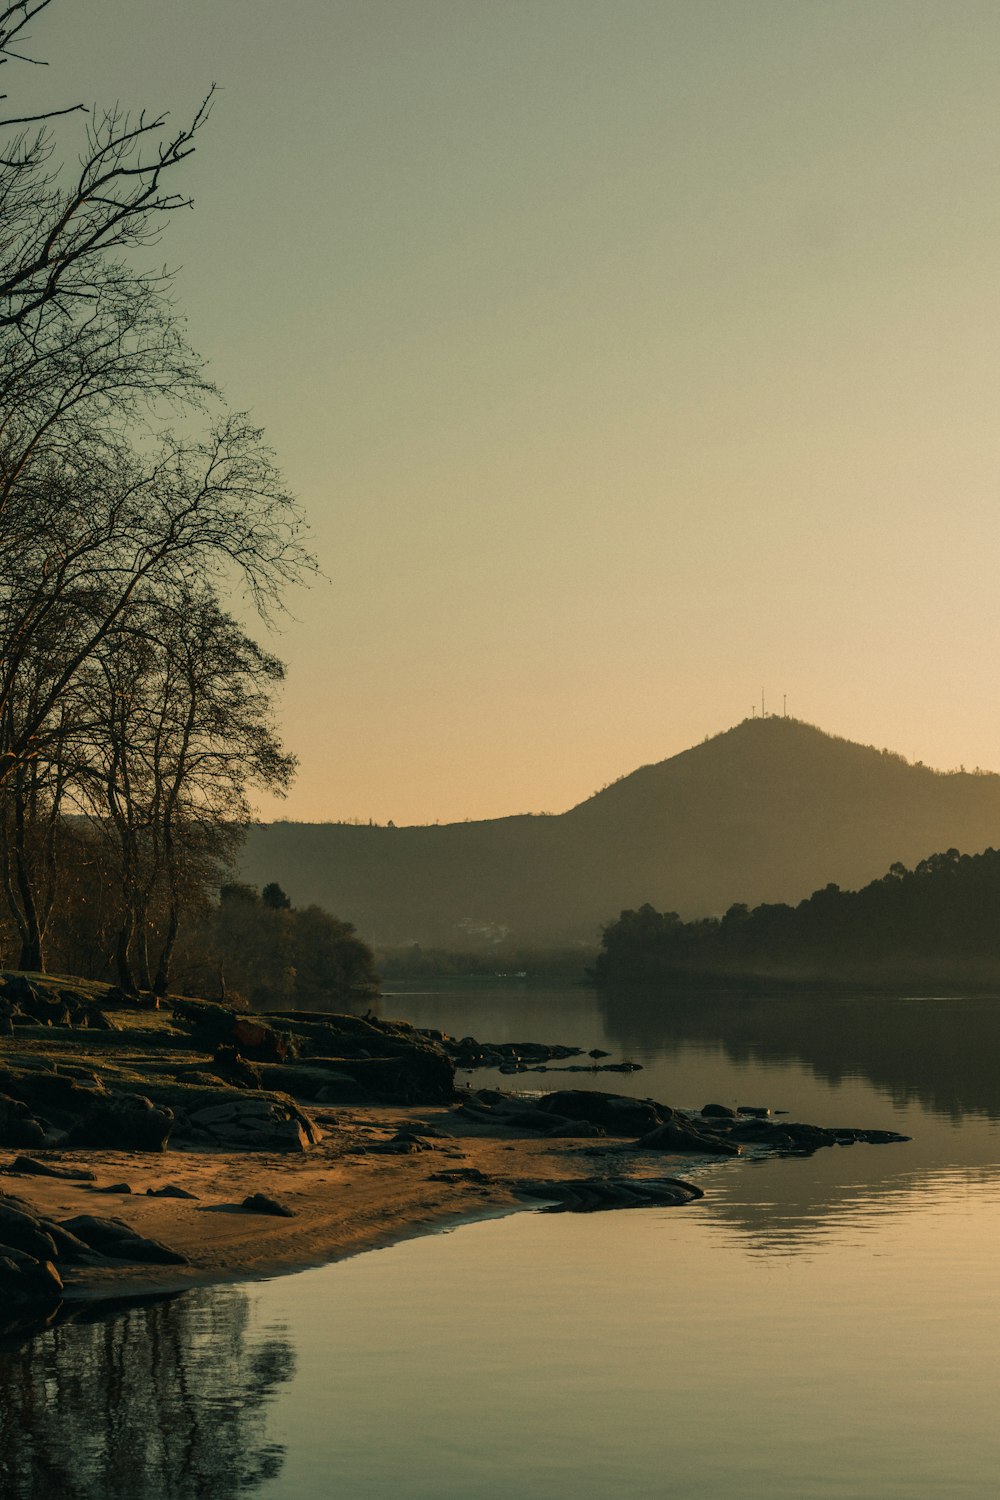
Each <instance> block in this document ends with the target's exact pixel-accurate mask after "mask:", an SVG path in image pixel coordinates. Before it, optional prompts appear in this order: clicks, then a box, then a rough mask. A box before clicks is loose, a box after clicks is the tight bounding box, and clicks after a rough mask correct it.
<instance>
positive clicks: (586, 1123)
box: [545, 1120, 604, 1141]
mask: <svg viewBox="0 0 1000 1500" xmlns="http://www.w3.org/2000/svg"><path fill="white" fill-rule="evenodd" d="M545 1134H546V1136H547V1138H548V1139H549V1140H550V1141H554V1140H560V1139H563V1138H565V1139H567V1140H571V1139H572V1140H589V1139H593V1138H594V1137H596V1136H603V1135H604V1131H603V1130H602V1129H601V1127H600V1125H594V1124H593V1123H592V1122H591V1121H590V1120H565V1121H562V1122H560V1124H558V1125H555V1126H553V1128H552V1129H551V1130H547V1131H546V1132H545Z"/></svg>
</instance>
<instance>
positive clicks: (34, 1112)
mask: <svg viewBox="0 0 1000 1500" xmlns="http://www.w3.org/2000/svg"><path fill="white" fill-rule="evenodd" d="M0 1030H2V1031H3V1033H4V1035H3V1036H2V1037H0V1153H3V1152H4V1148H7V1153H8V1154H6V1155H3V1154H0V1174H2V1175H0V1305H2V1308H3V1313H2V1315H0V1333H2V1332H3V1331H4V1329H6V1331H7V1332H9V1333H12V1334H14V1333H17V1332H18V1331H22V1332H23V1330H24V1329H25V1328H28V1327H34V1326H42V1325H44V1324H45V1323H47V1322H50V1321H52V1320H53V1319H55V1318H58V1317H60V1316H63V1315H65V1313H66V1311H67V1308H68V1307H70V1306H71V1305H72V1303H73V1301H74V1300H76V1299H80V1298H82V1297H90V1298H92V1297H95V1296H108V1297H116V1298H120V1297H121V1296H124V1295H136V1294H139V1293H149V1292H154V1291H157V1290H160V1291H162V1290H164V1289H179V1288H182V1287H184V1286H188V1285H191V1284H194V1283H196V1282H199V1281H202V1282H204V1281H210V1280H225V1279H231V1278H235V1277H241V1276H254V1275H266V1274H273V1273H274V1272H275V1271H279V1270H284V1269H291V1268H292V1267H295V1266H302V1265H308V1264H316V1263H318V1262H321V1261H324V1260H328V1259H332V1258H337V1257H338V1256H340V1255H343V1254H350V1253H354V1252H356V1251H358V1250H361V1249H366V1248H370V1247H371V1246H373V1245H376V1244H381V1243H387V1242H389V1241H390V1240H394V1239H398V1238H401V1237H404V1236H405V1235H407V1234H413V1233H421V1232H424V1231H426V1229H428V1228H431V1227H434V1226H436V1225H438V1224H441V1223H445V1222H454V1221H456V1220H459V1219H463V1218H469V1217H476V1216H481V1215H482V1214H483V1213H485V1212H490V1211H502V1210H505V1209H513V1208H516V1207H517V1206H524V1205H526V1204H531V1205H532V1206H535V1207H538V1206H543V1207H544V1208H545V1209H546V1211H550V1212H592V1211H595V1210H607V1209H624V1208H629V1209H635V1208H643V1207H664V1206H679V1205H682V1204H684V1203H689V1202H692V1201H694V1200H695V1199H697V1198H700V1197H701V1196H702V1190H701V1189H700V1188H699V1187H698V1186H697V1185H696V1184H695V1183H691V1182H688V1181H686V1180H685V1179H684V1178H683V1177H679V1176H678V1175H676V1174H677V1172H678V1170H683V1171H694V1172H695V1174H696V1175H697V1174H698V1173H699V1172H701V1171H703V1170H704V1169H705V1168H706V1167H707V1166H709V1165H710V1164H711V1163H712V1162H714V1161H719V1160H720V1159H723V1158H732V1157H737V1156H741V1155H749V1156H755V1157H757V1156H762V1155H768V1154H783V1155H787V1154H808V1153H811V1152H813V1151H815V1150H817V1149H820V1148H822V1147H827V1146H840V1145H846V1144H851V1143H853V1142H855V1141H867V1142H870V1143H876V1144H878V1143H886V1142H889V1141H892V1140H900V1139H903V1137H900V1136H896V1135H893V1134H892V1133H890V1132H884V1131H866V1130H858V1129H853V1128H846V1127H845V1128H844V1129H841V1130H826V1129H821V1128H820V1127H817V1126H811V1125H806V1124H798V1123H791V1122H788V1121H786V1120H784V1119H778V1118H774V1117H772V1116H771V1115H770V1112H769V1111H767V1110H766V1109H764V1108H753V1107H745V1108H744V1109H743V1110H733V1109H728V1108H726V1107H725V1106H722V1105H715V1104H709V1105H706V1106H704V1107H703V1108H701V1109H700V1110H689V1109H678V1108H676V1107H672V1106H670V1105H667V1104H663V1103H659V1102H657V1101H654V1100H648V1099H647V1100H641V1099H636V1098H631V1097H626V1096H623V1095H618V1094H615V1093H610V1092H606V1091H603V1090H596V1089H579V1088H569V1089H557V1090H554V1091H551V1092H548V1093H545V1094H541V1095H537V1096H533V1097H526V1096H524V1095H519V1094H517V1093H508V1092H506V1091H502V1090H500V1089H493V1088H487V1089H474V1088H471V1087H468V1086H464V1087H463V1086H459V1085H457V1084H456V1081H455V1071H456V1067H458V1066H461V1067H462V1068H463V1069H464V1070H466V1071H469V1070H472V1069H474V1068H476V1067H490V1068H498V1067H499V1068H500V1069H501V1071H519V1072H520V1071H545V1070H549V1069H551V1070H553V1071H555V1070H557V1069H562V1068H564V1067H566V1066H567V1064H566V1059H567V1058H570V1057H575V1056H580V1055H581V1053H580V1050H579V1049H576V1048H566V1047H561V1046H558V1045H553V1046H551V1047H545V1046H542V1045H540V1044H537V1043H530V1044H529V1043H522V1044H518V1043H500V1044H481V1043H479V1042H477V1041H475V1039H473V1038H463V1039H460V1040H458V1041H456V1040H455V1039H454V1038H450V1037H446V1036H444V1035H443V1034H441V1033H436V1032H426V1031H425V1032H421V1031H417V1030H416V1029H415V1028H413V1027H410V1026H407V1025H405V1024H400V1023H388V1022H383V1021H378V1020H375V1019H374V1018H372V1017H370V1016H369V1017H366V1018H361V1017H357V1016H345V1015H334V1014H330V1015H326V1014H313V1013H300V1012H296V1013H290V1014H281V1015H275V1016H256V1015H254V1016H250V1015H246V1014H242V1013H240V1012H237V1011H234V1010H232V1009H230V1008H228V1007H226V1006H223V1005H219V1004H213V1003H210V1002H205V1001H197V1000H192V999H186V998H185V999H175V1000H172V1001H170V1002H168V1003H166V1004H165V1005H164V1007H163V1008H162V1009H153V1010H150V1009H146V1008H144V1007H142V1006H138V1005H136V1004H135V1003H133V1002H130V1001H128V1000H127V999H126V998H125V997H124V996H121V995H120V994H118V993H117V992H115V991H109V990H107V989H106V988H105V987H102V986H96V985H83V984H81V983H79V982H76V981H72V982H58V981H52V980H48V979H42V978H39V977H37V976H25V975H18V974H7V975H0ZM605 1056H607V1054H605V1053H602V1052H600V1051H599V1049H594V1052H593V1053H592V1054H590V1057H591V1062H590V1064H587V1063H580V1064H569V1065H568V1066H569V1068H571V1069H572V1070H573V1071H587V1072H590V1071H608V1070H609V1069H613V1070H614V1071H625V1070H629V1071H633V1070H635V1065H634V1064H604V1063H603V1062H598V1059H602V1058H603V1057H605ZM498 1059H499V1061H498Z"/></svg>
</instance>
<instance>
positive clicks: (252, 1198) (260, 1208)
mask: <svg viewBox="0 0 1000 1500" xmlns="http://www.w3.org/2000/svg"><path fill="white" fill-rule="evenodd" d="M240 1207H241V1208H245V1209H246V1210H247V1212H248V1213H252V1214H273V1215H274V1216H275V1217H277V1218H282V1219H294V1218H295V1210H294V1208H289V1207H288V1206H287V1204H285V1203H279V1202H278V1200H277V1198H269V1197H268V1196H267V1194H266V1193H251V1194H250V1195H249V1197H247V1198H244V1199H243V1202H242V1203H241V1204H240Z"/></svg>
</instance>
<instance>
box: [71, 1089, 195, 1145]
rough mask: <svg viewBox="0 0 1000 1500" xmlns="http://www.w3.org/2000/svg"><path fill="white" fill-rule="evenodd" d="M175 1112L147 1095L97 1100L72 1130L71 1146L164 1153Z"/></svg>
mask: <svg viewBox="0 0 1000 1500" xmlns="http://www.w3.org/2000/svg"><path fill="white" fill-rule="evenodd" d="M173 1125H174V1112H173V1110H172V1109H169V1108H168V1107H167V1106H166V1105H164V1104H154V1103H153V1101H152V1100H151V1099H149V1098H147V1097H146V1095H145V1094H107V1095H106V1096H104V1097H98V1098H96V1099H95V1100H94V1101H93V1103H92V1105H91V1107H90V1109H89V1110H88V1111H87V1113H86V1114H85V1115H84V1116H83V1118H82V1119H80V1120H79V1121H77V1123H76V1124H75V1125H74V1126H73V1128H72V1129H71V1130H70V1133H69V1136H68V1138H67V1144H68V1145H70V1146H88V1147H95V1146H110V1147H113V1148H115V1149H116V1150H119V1151H165V1150H166V1146H167V1141H168V1139H169V1138H170V1132H171V1130H172V1129H173Z"/></svg>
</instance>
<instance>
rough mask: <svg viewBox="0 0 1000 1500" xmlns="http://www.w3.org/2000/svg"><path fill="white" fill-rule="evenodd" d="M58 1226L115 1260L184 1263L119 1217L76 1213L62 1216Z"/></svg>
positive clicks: (182, 1258)
mask: <svg viewBox="0 0 1000 1500" xmlns="http://www.w3.org/2000/svg"><path fill="white" fill-rule="evenodd" d="M60 1228H62V1229H67V1230H68V1231H69V1232H70V1234H74V1235H76V1237H77V1239H80V1240H83V1242H84V1244H86V1245H89V1246H90V1247H91V1249H93V1250H99V1251H100V1252H101V1254H102V1255H109V1256H112V1257H113V1258H114V1259H115V1260H135V1261H141V1262H144V1263H145V1262H148V1263H150V1264H155V1265H164V1266H186V1265H188V1264H189V1261H188V1258H187V1256H186V1255H181V1254H179V1253H178V1252H177V1251H176V1250H170V1249H168V1248H167V1246H166V1245H162V1244H161V1243H160V1241H159V1240H150V1239H146V1238H145V1237H144V1236H143V1235H141V1234H137V1233H136V1231H135V1230H134V1229H130V1228H129V1226H128V1225H127V1224H123V1223H122V1221H121V1219H99V1218H97V1217H96V1216H95V1215H93V1214H76V1215H75V1217H74V1218H72V1219H63V1220H62V1222H61V1224H60Z"/></svg>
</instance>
